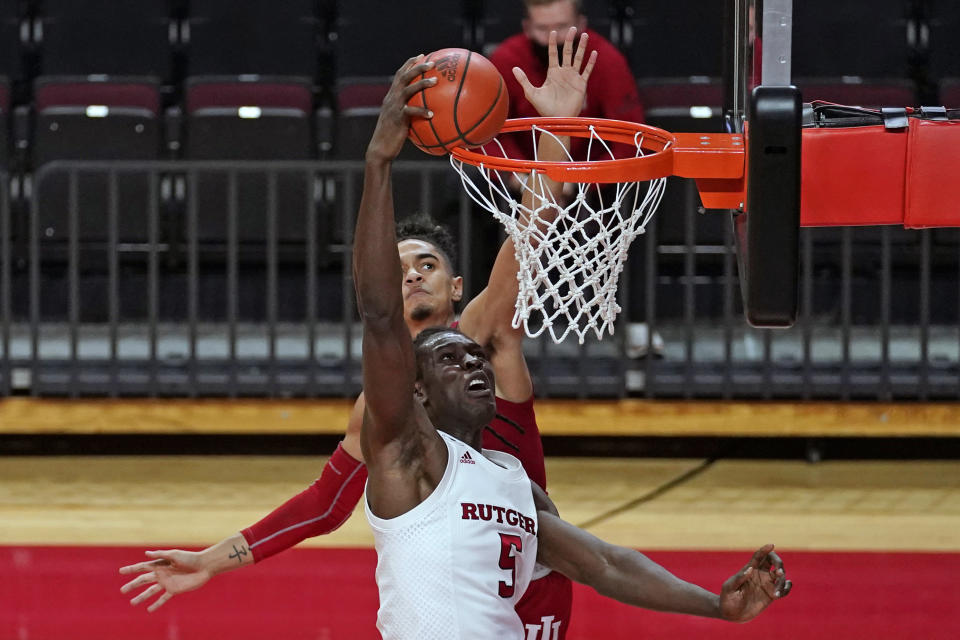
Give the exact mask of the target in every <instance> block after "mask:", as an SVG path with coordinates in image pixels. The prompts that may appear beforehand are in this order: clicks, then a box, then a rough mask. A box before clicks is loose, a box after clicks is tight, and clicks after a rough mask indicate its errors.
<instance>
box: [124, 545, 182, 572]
mask: <svg viewBox="0 0 960 640" xmlns="http://www.w3.org/2000/svg"><path fill="white" fill-rule="evenodd" d="M147 553H149V551H148V552H147ZM168 564H170V562H169V560H166V559H159V560H148V561H146V562H138V563H137V564H128V565H127V566H125V567H120V573H122V574H127V573H143V572H144V571H151V570H152V569H153V568H154V567H158V566H163V565H168Z"/></svg>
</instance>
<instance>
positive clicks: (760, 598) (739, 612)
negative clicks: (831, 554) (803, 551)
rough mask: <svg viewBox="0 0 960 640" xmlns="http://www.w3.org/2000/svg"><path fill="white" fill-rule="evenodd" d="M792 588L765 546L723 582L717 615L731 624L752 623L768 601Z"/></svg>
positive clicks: (775, 598)
mask: <svg viewBox="0 0 960 640" xmlns="http://www.w3.org/2000/svg"><path fill="white" fill-rule="evenodd" d="M792 587H793V583H792V582H790V581H789V580H787V578H786V575H785V574H784V571H783V561H782V560H780V556H778V555H777V554H776V553H774V551H773V545H772V544H767V545H764V546H762V547H760V549H758V550H757V552H756V553H754V554H753V557H752V558H750V562H748V563H747V564H746V565H744V567H743V568H742V569H741V570H740V571H738V572H737V573H735V574H734V575H732V576H730V577H729V578H727V581H726V582H724V583H723V589H722V590H721V591H720V615H721V617H723V618H724V619H725V620H730V621H731V622H746V621H748V620H752V619H753V618H755V617H756V616H757V615H759V614H760V612H761V611H763V610H764V609H766V608H767V606H769V605H770V603H771V602H773V601H774V600H779V599H780V598H783V597H785V596H786V595H787V594H789V593H790V589H791V588H792Z"/></svg>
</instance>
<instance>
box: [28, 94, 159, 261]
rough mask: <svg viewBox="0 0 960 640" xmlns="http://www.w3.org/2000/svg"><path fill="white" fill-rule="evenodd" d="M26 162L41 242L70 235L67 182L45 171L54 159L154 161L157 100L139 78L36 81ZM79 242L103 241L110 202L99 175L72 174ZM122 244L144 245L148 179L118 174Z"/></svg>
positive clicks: (59, 174)
mask: <svg viewBox="0 0 960 640" xmlns="http://www.w3.org/2000/svg"><path fill="white" fill-rule="evenodd" d="M34 95H35V100H34V105H35V110H36V122H35V128H34V144H33V148H32V162H33V168H34V172H35V177H34V185H35V186H34V192H35V194H36V197H37V202H38V206H39V216H40V233H41V237H42V238H43V239H44V240H45V241H50V242H58V241H64V240H66V239H67V238H68V236H69V197H70V196H69V181H70V179H69V176H68V173H67V172H65V171H63V170H58V169H55V168H50V167H46V165H47V164H48V163H51V162H54V161H56V160H155V159H157V158H159V156H160V149H161V138H162V135H161V127H160V120H159V118H158V114H159V105H160V93H159V87H158V85H157V84H156V83H155V82H152V81H150V80H147V79H141V80H139V81H137V82H134V81H132V80H130V79H124V80H112V79H110V78H101V79H98V80H94V81H91V80H88V79H86V78H40V79H38V80H37V81H36V83H35V88H34ZM77 186H78V191H77V194H78V200H77V206H78V214H79V219H78V222H79V236H80V239H82V240H91V241H105V240H106V239H107V238H108V237H109V234H108V227H107V222H108V212H109V206H110V196H109V191H108V180H107V174H106V172H104V171H95V172H80V173H78V174H77ZM117 187H118V205H119V210H118V229H119V238H120V240H122V241H143V240H145V239H146V237H147V231H146V229H147V225H146V224H145V223H144V220H145V216H146V211H147V208H148V202H149V201H148V198H149V195H148V194H149V179H148V177H147V174H146V173H139V174H137V173H128V172H121V173H119V174H117Z"/></svg>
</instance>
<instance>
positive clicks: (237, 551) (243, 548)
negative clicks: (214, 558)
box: [227, 545, 250, 564]
mask: <svg viewBox="0 0 960 640" xmlns="http://www.w3.org/2000/svg"><path fill="white" fill-rule="evenodd" d="M248 553H250V551H249V549H247V547H246V545H240V548H239V549H237V545H233V553H231V554H230V555H229V556H227V557H228V558H236V559H237V562H239V563H241V564H243V559H244V558H246V557H247V554H248ZM241 556H242V557H241Z"/></svg>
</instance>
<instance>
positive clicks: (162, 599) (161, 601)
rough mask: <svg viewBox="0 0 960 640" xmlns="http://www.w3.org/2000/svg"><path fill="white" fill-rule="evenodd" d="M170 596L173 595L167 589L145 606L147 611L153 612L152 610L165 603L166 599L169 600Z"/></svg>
mask: <svg viewBox="0 0 960 640" xmlns="http://www.w3.org/2000/svg"><path fill="white" fill-rule="evenodd" d="M172 597H173V594H172V593H170V592H169V591H167V592H165V593H164V594H163V595H162V596H160V597H159V598H157V601H156V602H154V603H153V604H151V605H150V606H149V607H147V611H149V612H150V613H153V612H154V611H156V610H157V609H159V608H160V607H162V606H163V605H164V604H166V602H167V600H169V599H170V598H172Z"/></svg>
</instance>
